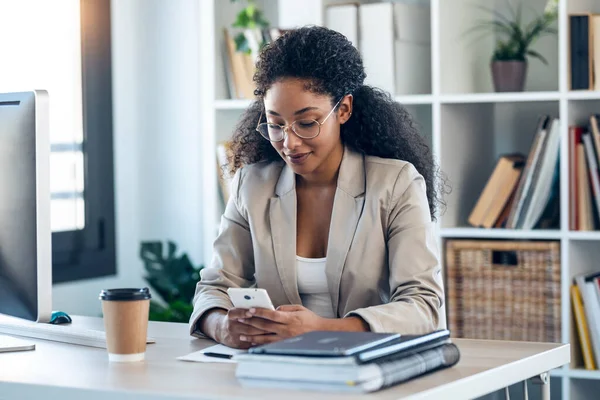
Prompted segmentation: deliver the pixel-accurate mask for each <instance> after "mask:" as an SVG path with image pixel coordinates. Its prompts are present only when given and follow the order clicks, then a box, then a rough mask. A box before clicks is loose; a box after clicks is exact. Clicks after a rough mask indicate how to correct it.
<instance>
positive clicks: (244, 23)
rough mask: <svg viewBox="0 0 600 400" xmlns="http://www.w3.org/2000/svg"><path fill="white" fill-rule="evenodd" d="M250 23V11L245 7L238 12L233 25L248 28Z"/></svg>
mask: <svg viewBox="0 0 600 400" xmlns="http://www.w3.org/2000/svg"><path fill="white" fill-rule="evenodd" d="M249 23H250V18H249V17H248V13H247V12H246V9H243V10H242V11H240V12H239V13H238V14H237V16H236V18H235V22H234V23H233V25H232V26H233V27H234V28H247V27H248V24H249Z"/></svg>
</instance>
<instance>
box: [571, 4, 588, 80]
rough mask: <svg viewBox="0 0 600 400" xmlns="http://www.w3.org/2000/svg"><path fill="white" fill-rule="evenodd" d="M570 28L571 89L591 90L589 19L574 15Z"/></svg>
mask: <svg viewBox="0 0 600 400" xmlns="http://www.w3.org/2000/svg"><path fill="white" fill-rule="evenodd" d="M569 28H570V29H569V30H570V34H571V40H570V42H571V57H570V59H571V60H570V61H571V89H572V90H581V89H589V88H590V69H589V68H590V63H589V60H590V59H589V57H590V54H589V45H590V43H589V40H590V35H589V17H588V16H586V15H572V16H571V17H570V27H569Z"/></svg>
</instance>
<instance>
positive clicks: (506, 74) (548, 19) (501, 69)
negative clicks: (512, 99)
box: [472, 0, 558, 92]
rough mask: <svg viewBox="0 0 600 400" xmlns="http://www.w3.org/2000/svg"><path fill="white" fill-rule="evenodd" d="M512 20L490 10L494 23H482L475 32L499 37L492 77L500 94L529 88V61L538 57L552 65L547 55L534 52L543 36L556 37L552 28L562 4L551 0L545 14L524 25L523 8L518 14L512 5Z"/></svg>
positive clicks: (495, 49) (519, 7) (520, 6)
mask: <svg viewBox="0 0 600 400" xmlns="http://www.w3.org/2000/svg"><path fill="white" fill-rule="evenodd" d="M508 7H509V11H510V16H509V17H507V16H505V15H503V14H502V13H500V12H498V11H496V10H493V9H490V8H487V7H483V6H482V7H480V8H481V9H483V10H485V11H487V12H489V13H490V14H491V15H492V16H493V19H491V20H485V21H480V22H479V23H478V24H477V25H476V26H475V27H474V28H473V29H472V30H482V29H483V30H486V31H487V33H488V34H489V33H494V34H496V36H497V39H496V45H495V48H494V52H493V54H492V59H491V64H490V68H491V73H492V79H493V83H494V89H495V90H496V91H497V92H520V91H523V89H524V87H525V77H526V75H527V57H534V58H537V59H539V60H540V61H542V62H543V63H544V64H546V65H548V61H547V60H546V59H545V58H544V56H543V55H541V54H540V53H538V52H537V51H535V50H533V49H532V48H531V47H532V45H533V44H534V43H535V42H536V41H537V39H539V38H540V37H542V36H545V35H550V34H556V33H557V30H556V28H554V27H553V26H552V25H553V24H554V22H555V21H556V19H557V17H558V0H549V1H548V2H547V4H546V7H545V9H544V12H543V13H542V14H541V15H539V16H537V17H536V18H534V19H533V20H532V21H530V22H529V23H528V24H526V25H523V22H522V17H521V14H522V12H521V11H522V4H519V6H518V8H517V10H516V11H515V9H514V8H513V6H512V4H511V2H510V1H508Z"/></svg>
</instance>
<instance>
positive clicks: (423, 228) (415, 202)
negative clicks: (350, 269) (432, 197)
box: [348, 164, 444, 334]
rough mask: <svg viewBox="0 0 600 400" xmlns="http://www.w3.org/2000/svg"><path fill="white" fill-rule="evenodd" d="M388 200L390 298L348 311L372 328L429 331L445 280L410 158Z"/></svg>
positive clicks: (420, 181)
mask: <svg viewBox="0 0 600 400" xmlns="http://www.w3.org/2000/svg"><path fill="white" fill-rule="evenodd" d="M390 204H391V205H392V208H391V211H390V214H389V219H388V230H387V248H388V265H389V287H390V299H389V302H388V303H386V304H382V305H378V306H371V307H367V308H362V309H358V310H355V311H352V312H350V313H348V315H352V314H354V315H359V316H360V317H361V318H362V319H364V320H365V321H366V322H367V323H368V324H369V326H370V328H371V330H372V331H374V332H399V333H403V334H422V333H427V332H431V331H434V330H436V329H438V323H439V319H440V315H441V312H442V310H441V307H442V306H443V298H444V291H443V281H442V274H441V265H440V262H439V257H438V250H437V248H438V245H437V241H436V238H435V235H434V225H433V222H432V221H431V215H430V211H429V203H428V201H427V194H426V190H425V180H424V179H423V177H422V176H421V175H420V174H419V173H418V172H417V170H416V169H415V168H414V166H413V165H412V164H407V165H405V166H404V167H403V168H402V171H401V172H400V173H399V175H398V178H397V179H396V183H395V185H394V190H393V192H392V196H391V201H390Z"/></svg>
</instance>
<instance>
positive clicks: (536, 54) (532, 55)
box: [527, 50, 548, 65]
mask: <svg viewBox="0 0 600 400" xmlns="http://www.w3.org/2000/svg"><path fill="white" fill-rule="evenodd" d="M527 55H529V56H531V57H534V58H537V59H538V60H540V61H541V62H543V63H544V64H546V65H548V61H547V60H546V58H544V56H542V55H541V54H540V53H538V52H537V51H534V50H528V51H527Z"/></svg>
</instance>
